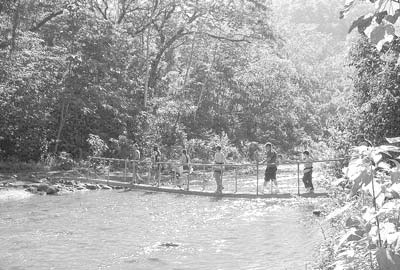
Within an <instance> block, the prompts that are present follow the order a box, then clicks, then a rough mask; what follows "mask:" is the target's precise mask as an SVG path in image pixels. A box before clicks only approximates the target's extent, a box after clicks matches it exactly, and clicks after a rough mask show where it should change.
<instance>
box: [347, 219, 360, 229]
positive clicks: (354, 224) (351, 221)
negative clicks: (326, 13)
mask: <svg viewBox="0 0 400 270" xmlns="http://www.w3.org/2000/svg"><path fill="white" fill-rule="evenodd" d="M360 225H361V221H360V220H359V219H358V218H355V217H349V218H348V219H347V220H346V227H347V228H350V227H358V226H360Z"/></svg>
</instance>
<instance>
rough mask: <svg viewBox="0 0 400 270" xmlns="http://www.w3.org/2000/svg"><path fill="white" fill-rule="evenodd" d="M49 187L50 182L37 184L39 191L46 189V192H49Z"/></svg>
mask: <svg viewBox="0 0 400 270" xmlns="http://www.w3.org/2000/svg"><path fill="white" fill-rule="evenodd" d="M48 188H49V185H48V184H44V183H42V184H40V185H38V186H37V191H44V192H47V189H48Z"/></svg>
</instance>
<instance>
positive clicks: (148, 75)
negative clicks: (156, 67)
mask: <svg viewBox="0 0 400 270" xmlns="http://www.w3.org/2000/svg"><path fill="white" fill-rule="evenodd" d="M149 59H150V28H148V29H147V38H146V81H145V85H144V107H145V108H146V107H147V99H148V94H149V80H150V78H149V77H150V66H149Z"/></svg>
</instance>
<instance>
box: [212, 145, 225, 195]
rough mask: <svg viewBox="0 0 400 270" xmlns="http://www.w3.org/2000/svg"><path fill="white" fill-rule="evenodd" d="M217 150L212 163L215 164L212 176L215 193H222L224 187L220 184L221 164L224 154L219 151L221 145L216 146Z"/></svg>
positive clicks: (223, 160) (223, 161)
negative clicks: (215, 185) (215, 186)
mask: <svg viewBox="0 0 400 270" xmlns="http://www.w3.org/2000/svg"><path fill="white" fill-rule="evenodd" d="M216 149H217V152H216V153H215V155H214V163H215V164H216V165H217V166H215V167H214V178H215V182H216V183H217V190H216V191H215V193H222V190H223V189H224V187H223V186H222V174H223V164H225V162H226V161H225V156H224V155H223V153H222V152H221V146H217V148H216Z"/></svg>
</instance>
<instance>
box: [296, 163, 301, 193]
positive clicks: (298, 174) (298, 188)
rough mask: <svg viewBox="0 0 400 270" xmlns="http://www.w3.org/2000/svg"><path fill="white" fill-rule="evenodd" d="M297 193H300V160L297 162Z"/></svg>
mask: <svg viewBox="0 0 400 270" xmlns="http://www.w3.org/2000/svg"><path fill="white" fill-rule="evenodd" d="M297 195H300V162H297Z"/></svg>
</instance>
